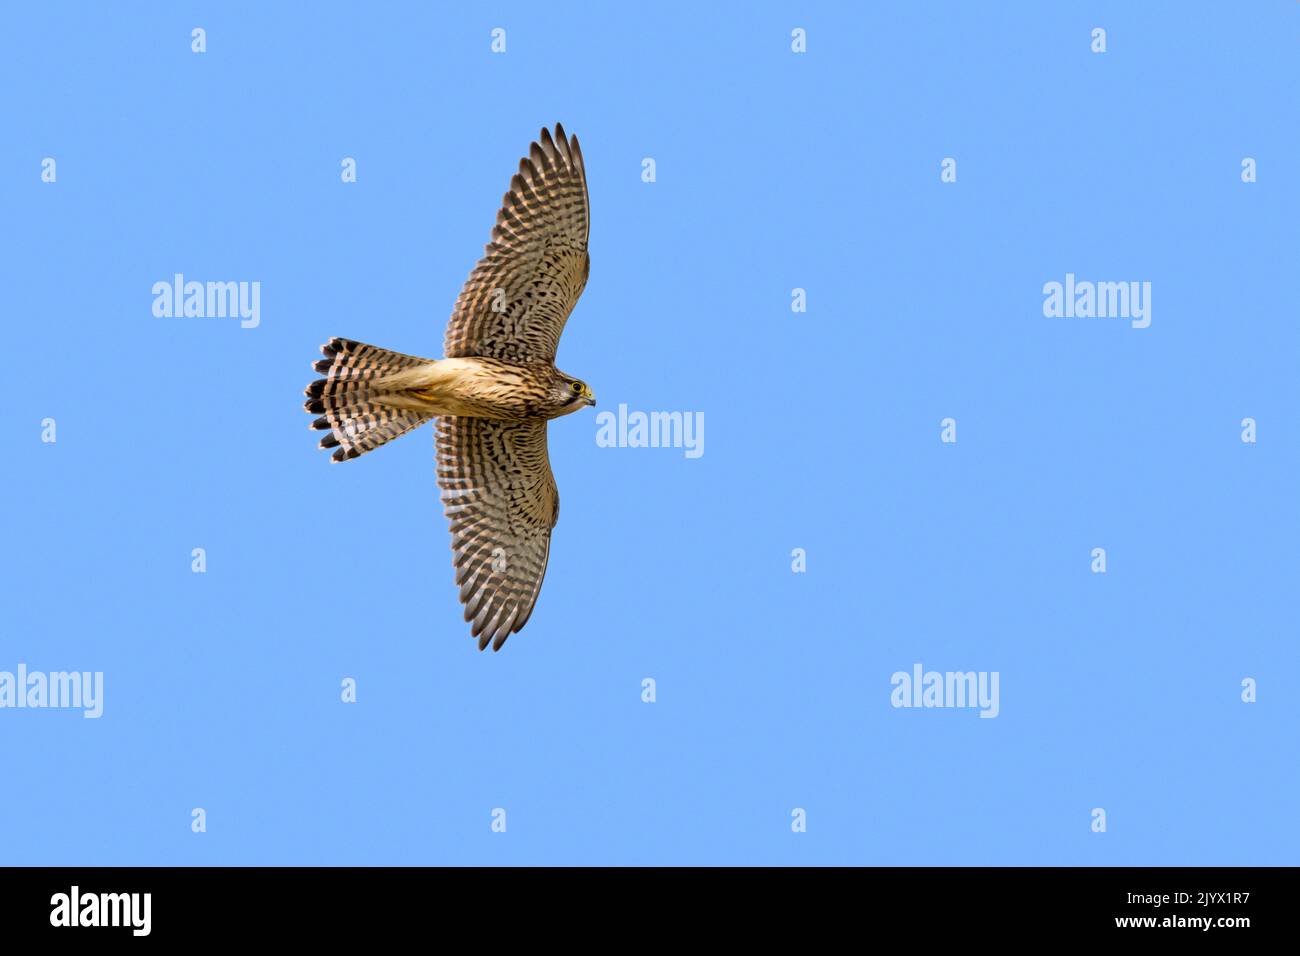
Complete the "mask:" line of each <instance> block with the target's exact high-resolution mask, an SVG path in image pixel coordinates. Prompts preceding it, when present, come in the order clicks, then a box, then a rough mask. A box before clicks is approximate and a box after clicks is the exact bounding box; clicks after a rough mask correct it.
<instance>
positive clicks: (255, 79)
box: [0, 2, 1300, 865]
mask: <svg viewBox="0 0 1300 956" xmlns="http://www.w3.org/2000/svg"><path fill="white" fill-rule="evenodd" d="M0 16H2V17H3V28H0V90H3V91H4V92H3V93H2V94H0V96H3V97H4V100H5V103H4V107H5V108H4V115H5V117H6V123H5V127H6V128H5V131H4V133H3V134H2V135H0V143H2V144H3V146H2V148H0V216H2V217H3V221H4V222H5V223H6V225H7V226H8V228H7V229H6V234H7V236H8V239H7V241H6V242H5V243H4V246H3V256H2V257H0V261H3V263H4V274H5V282H4V289H5V315H6V321H5V330H6V342H7V346H8V349H9V355H10V361H9V363H8V366H7V369H6V372H5V374H4V375H3V376H0V398H2V399H3V404H2V406H0V407H2V408H3V428H4V434H5V436H6V438H7V442H6V449H7V452H8V460H7V462H6V467H5V472H6V490H7V493H8V498H9V501H10V507H9V508H7V509H5V517H4V528H3V540H4V542H5V545H6V546H5V547H4V548H3V549H0V562H2V563H3V566H2V567H0V580H3V582H4V589H5V591H4V594H5V602H4V603H5V606H6V609H7V611H8V613H7V614H6V615H5V621H4V623H3V625H0V671H14V670H15V669H16V668H17V667H18V665H20V664H22V665H24V666H25V667H26V668H28V669H29V670H32V671H44V672H50V671H65V670H76V671H87V672H102V673H103V675H104V678H103V680H104V699H103V715H102V716H101V717H100V718H99V719H96V720H88V719H83V717H82V715H81V713H80V712H78V711H76V710H66V709H65V710H60V709H26V708H25V709H0V752H2V753H3V754H4V755H5V766H6V772H5V774H4V785H3V786H0V863H5V864H361V863H366V864H439V863H448V864H587V863H591V864H597V863H599V864H666V863H673V864H706V863H730V864H962V865H965V864H1087V865H1092V864H1207V865H1208V864H1262V863H1271V864H1288V863H1289V864H1294V863H1296V862H1297V850H1298V849H1300V834H1298V830H1297V826H1296V823H1295V819H1294V806H1295V800H1296V787H1297V765H1296V760H1295V741H1296V728H1297V726H1298V723H1300V708H1298V707H1297V691H1298V690H1300V687H1298V686H1297V684H1298V682H1300V668H1298V667H1297V655H1296V622H1295V613H1294V609H1295V592H1296V580H1297V572H1298V571H1300V567H1298V565H1300V560H1298V555H1297V547H1296V540H1297V539H1296V535H1297V530H1298V528H1300V521H1298V519H1300V503H1298V498H1297V495H1296V485H1295V475H1296V470H1297V464H1298V463H1300V454H1298V453H1297V448H1300V420H1298V419H1297V415H1296V409H1297V407H1300V376H1297V374H1296V363H1297V356H1298V355H1300V326H1297V323H1296V306H1295V286H1294V276H1295V261H1296V252H1297V244H1296V229H1295V223H1296V222H1297V218H1298V216H1297V213H1300V203H1298V202H1297V200H1298V198H1300V196H1298V193H1297V185H1296V182H1297V177H1296V157H1297V155H1300V131H1298V128H1297V126H1296V124H1295V122H1294V117H1295V116H1296V115H1297V109H1296V107H1297V102H1296V100H1297V92H1296V91H1297V90H1300V84H1298V83H1297V80H1298V79H1300V77H1298V76H1297V72H1298V70H1300V67H1297V64H1298V63H1300V60H1298V59H1297V57H1296V49H1297V43H1298V42H1300V5H1297V4H1295V3H1291V2H1268V3H1256V4H1247V5H1238V6H1223V5H1209V4H1186V3H1179V4H1173V3H1151V4H1140V5H1139V4H1126V3H1072V4H1029V3H1022V4H1006V5H997V6H996V7H995V8H993V9H987V8H986V7H985V5H975V4H960V3H946V4H933V3H916V4H912V3H907V4H903V3H899V4H870V5H849V4H842V5H829V4H784V5H775V4H743V5H741V4H719V5H716V6H715V5H709V6H707V7H700V6H699V5H696V4H679V3H658V4H651V5H649V6H645V5H640V6H637V7H635V8H627V9H618V8H615V7H614V6H613V5H610V6H609V7H608V8H606V7H604V6H598V5H591V6H586V5H583V6H579V5H566V4H556V5H548V6H545V7H539V6H538V5H535V4H493V5H485V6H483V7H482V8H481V9H474V10H471V9H468V5H437V6H435V5H425V4H399V5H391V6H388V5H385V6H383V7H382V8H380V9H370V8H367V7H365V6H364V5H363V6H356V5H350V4H349V5H323V6H321V7H318V6H316V5H308V4H293V5H290V4H275V5H263V4H220V5H217V4H201V3H187V4H162V3H154V4H133V5H131V6H130V7H129V8H124V9H120V10H119V9H113V10H109V9H97V8H93V7H91V6H90V5H83V4H72V3H47V4H41V5H37V6H31V7H14V8H10V9H7V10H6V11H5V12H4V13H3V14H2V15H0ZM196 27H202V28H203V29H204V30H206V45H207V49H206V52H204V53H202V54H198V53H194V52H192V50H191V31H192V29H194V28H196ZM498 27H499V28H503V29H504V30H505V31H506V34H505V36H506V50H505V52H504V53H502V54H494V53H493V52H492V50H491V42H492V36H491V33H492V30H493V29H494V28H498ZM1098 27H1100V28H1103V29H1105V31H1106V51H1105V52H1104V53H1094V52H1092V50H1091V48H1090V47H1091V45H1092V43H1093V40H1092V31H1093V30H1094V28H1098ZM795 28H802V29H803V30H805V31H806V37H807V52H806V53H802V54H796V53H794V52H792V50H791V42H792V40H791V31H792V30H794V29H795ZM556 121H561V122H563V123H564V124H565V126H566V128H567V129H569V130H570V131H571V132H574V133H576V134H577V135H578V136H579V138H580V139H581V141H582V145H583V151H584V154H585V156H586V161H587V171H588V179H589V187H590V197H591V208H592V232H591V257H592V266H591V278H590V281H589V283H588V286H587V289H586V292H585V294H584V295H583V297H582V299H581V301H580V302H579V304H578V307H577V309H576V311H575V313H574V315H573V317H572V318H571V320H570V322H569V325H568V328H567V330H566V333H565V336H564V339H563V341H562V343H561V347H560V354H559V365H560V367H561V368H563V369H565V370H566V371H568V372H570V373H572V374H575V375H578V376H580V377H582V378H583V379H584V380H586V381H587V382H589V383H590V384H591V386H592V388H593V389H594V391H595V393H596V394H597V395H598V396H599V399H600V406H599V410H604V409H616V408H617V407H618V405H619V404H626V405H627V406H628V407H629V409H632V410H641V411H646V412H649V411H681V412H688V413H702V414H703V416H704V419H705V421H706V423H707V427H706V443H705V447H704V453H703V454H702V455H700V456H699V457H696V458H690V457H687V456H686V455H685V454H684V451H683V449H675V448H653V449H651V448H618V447H613V448H611V447H601V446H600V445H598V444H597V441H596V435H597V430H598V429H597V424H596V419H595V415H594V414H593V413H592V412H590V411H587V412H584V413H581V414H578V415H574V416H571V417H568V418H564V419H561V420H559V421H558V422H555V423H554V424H553V425H552V426H551V428H550V448H551V458H552V462H553V466H554V470H555V474H556V480H557V482H558V484H559V487H560V493H561V498H562V502H563V506H562V509H561V519H560V524H559V526H558V528H557V529H556V533H555V538H554V543H553V546H552V551H551V563H550V569H549V571H548V574H547V578H546V584H545V587H544V589H543V591H542V595H541V600H540V602H539V605H538V608H537V611H536V613H535V614H534V616H533V618H532V620H531V621H530V622H529V624H528V627H527V628H526V629H525V630H524V631H523V632H522V633H521V634H518V635H515V636H514V637H512V638H511V640H510V641H509V642H508V643H507V645H506V646H505V648H504V649H503V651H502V652H501V653H499V654H495V655H494V654H492V653H491V652H488V653H486V654H480V653H479V652H478V651H477V650H476V648H475V644H474V642H473V641H472V640H471V639H470V637H469V635H468V630H467V628H466V626H465V625H464V624H463V622H462V621H461V609H460V607H459V605H458V604H457V601H456V589H455V587H454V586H453V584H452V570H451V566H450V551H449V548H448V536H447V531H446V523H445V520H444V519H443V517H442V514H441V509H440V506H439V504H438V500H437V490H436V486H435V483H434V470H433V436H432V430H431V429H429V428H425V429H422V430H421V431H419V432H417V433H414V434H413V435H411V436H408V437H405V438H403V439H402V440H400V441H398V442H396V443H394V444H392V445H391V446H388V447H385V448H383V449H381V450H379V451H376V452H375V453H373V454H370V455H367V456H365V457H363V458H361V459H359V460H357V461H354V462H349V463H347V464H345V465H339V466H334V465H330V464H329V462H328V460H327V455H326V454H325V453H322V452H318V451H317V450H316V449H315V447H314V445H315V438H316V437H318V436H316V435H314V434H313V433H311V432H309V431H308V430H307V427H306V426H307V423H308V417H307V416H306V415H304V414H303V412H302V411H301V390H302V387H303V386H304V385H305V384H306V383H307V381H308V380H309V379H310V378H311V377H312V373H311V370H310V368H309V365H310V363H311V361H313V359H314V358H315V357H316V355H317V347H318V345H319V344H320V343H321V342H323V341H325V340H326V339H327V338H328V337H329V336H331V335H341V336H347V337H351V338H356V339H360V340H362V341H366V342H372V343H375V344H378V345H382V346H387V347H390V348H393V349H397V350H400V351H404V352H411V353H416V354H423V355H429V356H433V357H437V356H438V355H440V348H441V342H442V335H443V330H444V327H445V323H446V319H447V316H448V314H449V312H450V309H451V305H452V303H453V301H454V300H455V297H456V294H457V292H458V290H459V287H460V284H461V282H462V281H463V280H464V278H465V276H466V275H467V273H468V272H469V269H470V268H471V266H472V265H473V263H474V261H475V260H476V258H477V257H478V255H479V254H480V252H481V250H482V245H483V243H484V242H485V241H486V240H487V238H488V232H489V230H490V227H491V224H492V222H493V218H494V216H495V213H496V210H497V207H498V204H499V202H500V198H501V194H502V193H503V192H504V190H505V188H506V186H507V184H508V182H509V178H510V175H511V174H512V173H513V172H514V170H515V167H516V165H517V162H518V158H519V157H520V156H521V155H523V154H524V152H525V151H526V149H527V146H528V143H529V141H530V139H532V138H533V137H534V136H536V135H537V132H538V130H539V129H540V127H541V126H543V125H550V124H553V123H555V122H556ZM344 157H352V158H354V159H355V160H356V164H357V182H355V183H348V184H345V183H343V182H341V177H340V164H341V161H342V160H343V158H344ZM1247 157H1249V158H1252V159H1254V160H1255V162H1256V171H1257V181H1256V182H1252V183H1245V182H1243V181H1242V161H1243V159H1245V158H1247ZM45 158H52V159H54V160H55V162H56V166H55V169H56V178H55V181H54V182H44V181H42V168H43V167H42V162H43V160H44V159H45ZM646 158H651V159H653V160H654V162H655V181H654V182H645V181H644V180H643V176H642V171H643V161H644V160H645V159H646ZM945 158H952V159H955V161H956V164H957V165H956V169H957V179H956V181H955V182H951V183H945V182H942V181H941V178H940V171H941V163H942V162H943V160H944V159H945ZM176 273H183V274H185V275H186V277H187V278H191V279H198V280H201V281H206V280H212V281H247V282H258V283H260V289H261V302H260V322H259V324H258V325H257V327H256V328H247V329H245V328H240V325H239V323H238V321H237V320H232V319H228V318H158V317H155V316H154V315H153V313H152V308H151V307H152V302H153V296H152V294H151V288H152V286H153V285H154V283H156V282H159V281H169V280H170V279H171V277H172V276H173V275H174V274H176ZM1067 274H1073V275H1074V276H1076V277H1077V278H1078V279H1079V280H1081V281H1082V280H1090V281H1115V282H1121V281H1122V282H1130V281H1132V282H1139V283H1141V282H1149V283H1150V284H1151V298H1150V307H1151V311H1150V318H1151V323H1150V326H1149V327H1147V328H1140V329H1139V328H1134V327H1132V325H1131V323H1130V322H1129V321H1128V320H1126V319H1122V318H1101V317H1096V318H1069V319H1067V318H1063V317H1048V316H1045V315H1044V311H1043V301H1044V294H1043V287H1044V285H1045V284H1046V283H1049V282H1053V281H1056V282H1063V281H1064V280H1065V277H1066V275H1067ZM794 289H803V290H805V293H806V302H807V309H806V311H805V312H795V311H792V290H794ZM948 418H951V419H953V420H954V421H955V423H956V437H957V440H956V442H944V441H942V440H941V422H942V421H943V420H944V419H948ZM1246 418H1252V419H1254V420H1255V422H1256V441H1254V442H1253V443H1252V442H1243V441H1242V433H1243V426H1242V421H1243V419H1246ZM46 419H53V420H54V422H55V428H56V439H57V440H56V441H54V442H52V443H51V442H48V441H43V440H42V437H43V432H44V431H45V430H46V426H44V425H43V422H45V420H46ZM195 548H203V549H204V550H205V553H206V560H207V569H206V571H205V572H204V573H202V574H196V573H193V572H192V570H191V560H192V559H191V554H192V551H193V549H195ZM1095 548H1104V549H1105V552H1106V562H1107V564H1106V572H1105V573H1104V574H1098V573H1094V572H1093V570H1092V567H1093V564H1094V558H1093V550H1094V549H1095ZM794 549H803V551H804V553H805V555H806V571H804V572H802V573H795V572H794V571H793V570H792V561H793V559H792V552H793V551H794ZM918 663H919V664H921V665H923V667H924V668H925V669H926V670H935V671H939V672H948V671H961V672H966V671H975V672H985V673H989V674H991V673H994V672H996V673H997V674H998V675H999V687H1000V691H999V693H1000V700H999V710H998V715H997V717H996V718H995V719H981V718H980V717H979V715H978V711H977V710H975V709H971V708H955V707H954V708H919V709H918V708H895V707H893V706H891V690H892V686H891V677H892V675H893V674H894V673H895V672H899V671H904V672H910V671H911V670H912V668H913V665H914V664H918ZM345 678H352V679H354V680H355V681H356V685H357V701H356V703H352V704H345V703H343V702H342V701H341V700H340V684H341V681H343V679H345ZM646 678H651V679H653V680H654V681H655V686H656V700H655V702H654V703H646V702H644V701H643V700H642V682H643V680H645V679H646ZM1246 679H1251V680H1253V681H1254V682H1255V686H1256V693H1257V700H1256V701H1255V702H1253V703H1246V702H1243V700H1242V693H1243V689H1242V681H1243V680H1246ZM195 808H202V809H203V810H204V812H205V819H206V832H202V833H196V832H193V830H192V825H191V823H192V812H193V810H194V809H195ZM498 808H499V809H503V810H504V811H505V813H506V820H507V826H506V831H505V832H504V833H500V832H493V829H492V826H491V824H492V819H493V817H492V814H493V811H494V810H496V809H498ZM1097 808H1100V809H1103V810H1104V811H1105V814H1106V830H1105V832H1094V829H1093V821H1094V813H1093V811H1094V810H1095V809H1097ZM796 809H801V810H803V811H804V813H805V817H806V832H794V831H793V829H792V821H793V820H794V817H792V813H793V811H795V810H796Z"/></svg>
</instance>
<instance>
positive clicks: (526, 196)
mask: <svg viewBox="0 0 1300 956" xmlns="http://www.w3.org/2000/svg"><path fill="white" fill-rule="evenodd" d="M588 224H589V220H588V212H587V176H586V172H585V171H584V169H583V165H582V151H581V150H580V149H579V148H578V140H577V137H572V136H566V135H565V133H564V128H563V127H562V126H560V125H559V124H557V125H556V127H555V135H554V137H552V135H551V133H550V131H549V130H546V129H543V130H542V132H541V136H540V137H538V140H537V141H536V142H534V143H533V144H532V145H531V146H530V147H529V150H528V155H527V156H525V157H524V158H523V159H522V160H520V161H519V172H518V173H517V174H516V175H515V176H514V178H513V179H511V181H510V190H509V192H507V193H506V194H505V198H504V199H503V200H502V203H501V210H500V212H498V213H497V221H496V225H495V226H493V227H492V238H491V241H490V242H489V243H488V244H487V247H486V251H485V253H484V255H483V258H481V259H480V260H479V261H478V264H477V265H475V266H474V269H473V271H472V272H470V275H469V278H468V279H467V280H466V282H465V286H464V288H462V289H461V292H460V296H459V298H457V299H456V306H455V308H454V309H453V310H452V314H451V319H450V321H449V322H448V323H447V334H446V337H445V339H444V340H443V352H444V354H445V356H446V357H445V358H442V359H425V358H417V357H415V356H413V355H403V354H401V353H399V352H390V351H388V350H387V349H381V348H377V347H375V346H373V345H363V344H362V343H360V342H354V341H352V340H351V339H330V340H329V342H328V343H327V344H325V345H322V346H321V352H323V353H324V355H325V358H323V359H321V360H320V361H318V362H317V363H316V364H315V366H314V368H315V369H316V371H317V372H320V373H322V374H323V375H324V376H325V377H324V378H322V379H318V380H317V381H315V382H312V383H311V384H310V385H309V386H307V391H306V394H307V402H306V405H305V407H306V409H307V411H309V412H311V413H312V414H314V415H319V416H320V417H319V418H317V419H316V420H315V421H314V422H312V425H311V427H312V428H319V429H328V430H329V434H328V435H326V436H325V437H324V438H322V439H321V442H320V447H322V448H333V449H334V455H333V460H334V461H347V460H348V459H350V458H356V457H357V456H358V455H362V454H365V453H366V452H368V451H371V450H373V449H375V448H378V447H379V446H380V445H382V444H384V443H385V442H387V441H391V440H392V439H394V438H397V437H398V436H399V435H404V434H406V433H407V432H409V431H411V430H412V429H413V428H416V427H417V426H419V425H423V424H424V423H425V422H427V421H429V420H430V419H437V421H436V423H435V431H436V435H437V445H438V486H439V488H440V489H441V491H442V495H441V497H442V504H443V509H444V511H445V512H446V515H447V519H448V521H449V522H450V524H451V550H452V565H453V566H454V567H455V569H456V583H457V584H458V585H459V586H460V600H461V603H462V604H464V605H465V620H466V621H469V622H470V628H471V633H472V634H473V635H474V636H475V637H477V638H478V646H479V650H483V649H484V648H486V647H487V646H488V644H489V643H490V644H491V645H492V649H493V650H494V651H497V650H500V649H501V645H502V644H504V643H505V640H506V638H507V637H509V636H510V635H511V634H512V633H514V632H515V631H518V630H519V629H521V628H522V627H523V626H524V625H525V624H526V623H527V622H528V618H529V616H530V615H531V614H532V613H533V607H534V605H535V604H536V603H537V594H538V592H539V591H540V590H541V588H542V579H543V578H544V577H545V575H546V562H547V558H548V556H549V554H550V549H551V530H552V529H553V528H554V527H555V523H556V521H557V520H558V518H559V513H560V495H559V491H558V490H557V488H556V487H555V478H554V476H553V475H552V474H551V465H550V461H549V459H548V457H547V453H546V423H547V422H548V421H549V420H550V419H552V418H559V417H560V416H561V415H568V414H570V413H572V412H576V411H577V410H578V409H580V408H583V407H585V406H587V405H595V404H596V398H595V396H594V395H592V393H591V389H590V388H588V387H587V385H586V384H585V383H584V382H582V381H581V380H579V379H576V378H574V377H573V376H571V375H566V374H565V373H564V372H561V371H560V370H559V369H557V368H556V367H555V349H556V346H557V345H558V344H559V341H560V333H561V332H563V331H564V323H565V321H566V320H567V319H568V317H569V313H570V312H572V311H573V306H574V305H575V304H576V303H577V301H578V296H580V295H581V294H582V290H583V287H584V286H586V284H587V273H588V270H589V267H590V259H589V258H588V256H587V234H588V231H589V230H588Z"/></svg>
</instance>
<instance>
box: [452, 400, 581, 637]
mask: <svg viewBox="0 0 1300 956" xmlns="http://www.w3.org/2000/svg"><path fill="white" fill-rule="evenodd" d="M437 429H438V487H440V488H441V489H442V503H443V510H444V511H445V512H446V514H447V519H448V520H449V521H450V522H451V550H452V564H453V565H454V566H455V568H456V583H457V584H459V585H460V600H461V603H462V604H464V605H465V620H467V621H470V622H472V624H471V633H473V635H474V636H475V637H477V638H478V647H479V650H483V649H484V648H485V647H487V645H488V643H489V642H491V644H492V649H493V650H494V651H496V650H500V649H501V645H502V644H504V643H505V640H506V638H507V637H509V636H510V634H511V633H512V632H514V631H518V630H519V629H520V628H522V627H523V626H524V624H525V623H527V621H528V617H529V615H531V614H532V613H533V605H534V604H535V603H536V602H537V593H538V592H539V591H540V590H541V589H542V579H543V578H544V577H545V576H546V560H547V557H548V556H549V555H550V551H551V529H552V528H554V527H555V522H556V521H557V520H558V519H559V514H560V494H559V491H558V490H557V489H556V487H555V477H554V476H553V475H552V474H551V463H550V459H549V458H548V457H547V454H546V422H545V420H543V419H537V420H529V421H522V422H502V421H493V420H491V419H486V418H462V417H459V416H445V417H443V418H439V419H438V424H437Z"/></svg>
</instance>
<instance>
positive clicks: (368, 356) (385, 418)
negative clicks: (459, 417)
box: [303, 338, 433, 461]
mask: <svg viewBox="0 0 1300 956" xmlns="http://www.w3.org/2000/svg"><path fill="white" fill-rule="evenodd" d="M320 350H321V353H322V354H323V355H324V356H325V357H324V358H323V359H321V360H320V361H318V362H317V363H316V364H315V365H314V366H313V368H315V369H316V371H317V372H320V373H321V374H322V375H324V376H325V377H324V378H321V379H317V380H316V381H314V382H312V383H311V384H310V385H308V386H307V390H306V392H305V394H306V396H307V401H306V402H305V403H304V404H303V408H305V409H306V410H307V411H308V412H311V413H312V414H313V415H319V416H320V417H319V418H317V419H316V420H315V421H314V422H312V423H311V427H312V428H317V429H322V430H323V429H329V432H330V433H329V434H328V435H326V436H325V437H324V438H322V439H321V440H320V447H321V448H333V449H334V455H333V460H334V461H347V460H348V459H349V458H356V457H357V456H359V455H364V454H365V453H366V452H368V451H373V450H374V449H376V448H378V447H379V446H380V445H382V444H384V443H385V442H389V441H392V440H393V439H394V438H397V437H399V436H401V435H405V434H406V433H407V432H409V431H410V430H411V429H412V428H416V427H418V426H420V425H422V424H424V423H425V422H427V421H429V420H430V419H431V418H432V417H433V416H431V415H425V414H422V413H420V412H418V411H412V410H410V409H406V408H394V407H393V406H391V405H387V404H384V403H383V401H381V399H382V398H383V396H384V395H385V394H391V393H390V392H388V391H387V390H386V389H385V388H384V384H383V379H384V378H386V377H387V376H390V375H393V374H394V373H396V372H401V371H404V370H406V369H410V368H414V367H416V366H419V365H423V364H425V362H426V359H422V358H417V357H416V356H414V355H403V354H402V353H401V352H390V351H389V350H388V349H381V348H378V347H376V346H374V345H366V344H364V343H362V342H354V341H352V340H351V339H337V338H336V339H330V340H329V342H327V343H326V344H325V345H322V346H321V347H320Z"/></svg>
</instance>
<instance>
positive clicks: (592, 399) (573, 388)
mask: <svg viewBox="0 0 1300 956" xmlns="http://www.w3.org/2000/svg"><path fill="white" fill-rule="evenodd" d="M551 403H552V405H553V406H554V408H555V417H556V418H559V417H560V416H561V415H568V414H571V413H573V412H576V411H577V410H578V409H580V408H585V407H586V406H588V405H595V404H596V396H595V395H593V394H592V393H591V388H590V387H589V386H588V385H587V383H586V382H584V381H582V380H580V379H576V378H574V377H573V376H572V375H565V374H564V373H563V372H560V371H557V372H556V373H555V380H554V381H553V382H552V384H551Z"/></svg>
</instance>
